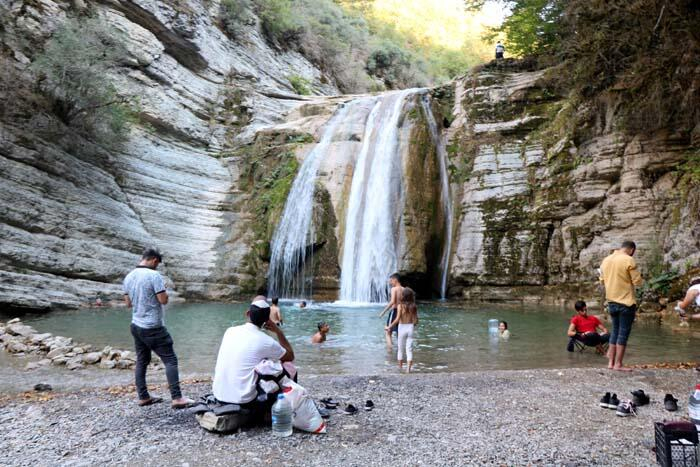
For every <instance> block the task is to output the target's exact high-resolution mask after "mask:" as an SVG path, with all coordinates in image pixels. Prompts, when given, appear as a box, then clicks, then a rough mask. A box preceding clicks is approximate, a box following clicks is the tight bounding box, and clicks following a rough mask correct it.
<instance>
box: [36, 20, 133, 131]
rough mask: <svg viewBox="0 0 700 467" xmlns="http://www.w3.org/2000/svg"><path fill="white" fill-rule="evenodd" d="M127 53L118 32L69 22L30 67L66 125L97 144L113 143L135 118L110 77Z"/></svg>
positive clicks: (91, 22)
mask: <svg viewBox="0 0 700 467" xmlns="http://www.w3.org/2000/svg"><path fill="white" fill-rule="evenodd" d="M125 55H126V49H125V48H124V45H123V40H122V37H121V35H120V33H119V32H118V31H116V30H115V29H113V28H112V27H110V26H109V25H107V24H106V23H104V22H103V21H101V20H100V19H98V18H87V19H68V20H67V21H66V22H65V23H64V24H63V25H62V26H61V27H60V28H59V29H58V30H57V31H56V32H55V33H54V35H53V36H52V37H51V39H50V40H49V41H48V42H47V43H46V46H45V48H44V51H43V52H41V53H40V54H39V55H38V56H37V58H36V60H35V61H34V63H32V66H31V67H32V69H33V70H34V71H35V72H36V73H37V74H38V75H39V77H40V88H41V90H42V91H43V92H44V93H46V94H47V96H48V97H50V98H51V99H52V100H53V110H54V113H55V114H56V115H57V116H58V117H59V118H61V119H62V120H63V121H64V123H66V124H67V125H69V126H71V127H73V128H74V129H76V130H77V131H78V132H80V133H82V134H83V135H84V136H86V137H88V138H90V139H93V140H95V142H98V143H102V144H115V143H118V142H120V141H122V140H123V139H124V138H125V137H126V134H127V132H128V129H129V125H130V124H131V123H132V122H133V120H134V118H135V109H134V105H135V104H134V102H132V101H131V100H130V99H129V98H128V97H125V96H122V95H119V93H118V92H117V90H116V87H115V85H114V83H113V80H112V78H110V76H111V74H112V73H114V71H115V70H116V69H117V68H118V67H119V63H120V60H121V59H122V58H123V57H124V56H125Z"/></svg>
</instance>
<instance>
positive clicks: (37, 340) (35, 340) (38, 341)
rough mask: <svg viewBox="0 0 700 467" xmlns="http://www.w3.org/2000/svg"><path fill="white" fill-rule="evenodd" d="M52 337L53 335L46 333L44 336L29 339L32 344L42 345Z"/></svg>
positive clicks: (36, 335) (37, 335) (38, 335)
mask: <svg viewBox="0 0 700 467" xmlns="http://www.w3.org/2000/svg"><path fill="white" fill-rule="evenodd" d="M51 337H52V334H51V333H50V332H45V333H43V334H34V335H33V336H31V337H30V338H29V339H30V341H31V342H32V344H41V343H43V342H44V341H46V340H48V339H49V338H51Z"/></svg>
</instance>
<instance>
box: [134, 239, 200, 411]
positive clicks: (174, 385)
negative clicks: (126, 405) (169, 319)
mask: <svg viewBox="0 0 700 467" xmlns="http://www.w3.org/2000/svg"><path fill="white" fill-rule="evenodd" d="M162 261H163V257H162V256H161V254H160V252H159V251H158V250H156V249H155V248H147V249H146V251H144V252H143V255H141V262H139V265H138V266H136V269H134V270H133V271H131V272H130V273H129V274H128V275H127V276H126V277H125V278H124V301H125V302H126V306H127V307H129V308H132V311H133V314H132V317H131V335H132V336H133V337H134V346H135V348H136V375H135V376H136V390H137V392H138V395H139V405H141V406H144V405H151V404H155V403H156V402H161V401H162V400H163V399H162V398H160V397H152V396H150V395H149V394H148V388H147V387H146V368H148V364H149V363H150V362H151V351H153V352H155V353H156V355H158V356H159V357H160V359H161V360H162V361H163V364H164V365H165V375H166V377H167V378H168V386H169V387H170V396H171V397H172V407H173V408H174V409H182V408H185V407H188V406H189V405H190V404H192V402H194V401H192V400H191V399H188V398H186V397H182V393H181V392H180V375H179V373H178V368H177V356H176V355H175V350H174V349H173V338H172V337H170V333H168V330H167V329H166V328H165V323H164V320H163V305H166V304H167V303H168V293H167V292H166V291H165V283H164V282H163V277H162V276H161V275H160V274H159V273H158V271H156V269H157V268H158V265H159V264H160V263H161V262H162Z"/></svg>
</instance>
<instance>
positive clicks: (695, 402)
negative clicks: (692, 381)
mask: <svg viewBox="0 0 700 467" xmlns="http://www.w3.org/2000/svg"><path fill="white" fill-rule="evenodd" d="M688 416H689V417H690V421H691V422H693V423H695V428H696V429H697V430H698V431H700V384H697V385H695V392H694V393H692V394H691V395H690V399H688Z"/></svg>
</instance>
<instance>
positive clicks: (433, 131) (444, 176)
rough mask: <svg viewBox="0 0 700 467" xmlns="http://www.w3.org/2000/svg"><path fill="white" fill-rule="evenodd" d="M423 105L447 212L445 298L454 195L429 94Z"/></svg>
mask: <svg viewBox="0 0 700 467" xmlns="http://www.w3.org/2000/svg"><path fill="white" fill-rule="evenodd" d="M421 105H422V106H423V110H424V111H425V117H426V119H427V121H428V129H429V130H430V135H431V136H432V138H433V141H434V144H435V150H436V151H437V156H438V162H439V163H440V182H441V183H440V185H441V186H440V188H441V189H440V200H441V201H442V209H443V211H444V212H445V243H444V246H443V248H442V259H441V261H440V265H441V268H442V279H441V281H440V296H441V298H445V295H446V293H447V276H448V274H449V267H450V255H451V253H452V196H451V194H450V179H449V175H448V173H447V150H446V149H445V144H444V142H443V141H442V137H441V136H440V131H439V130H438V126H437V123H436V122H435V116H433V111H432V110H431V108H430V102H429V100H428V95H427V94H425V95H423V98H422V99H421Z"/></svg>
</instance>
